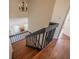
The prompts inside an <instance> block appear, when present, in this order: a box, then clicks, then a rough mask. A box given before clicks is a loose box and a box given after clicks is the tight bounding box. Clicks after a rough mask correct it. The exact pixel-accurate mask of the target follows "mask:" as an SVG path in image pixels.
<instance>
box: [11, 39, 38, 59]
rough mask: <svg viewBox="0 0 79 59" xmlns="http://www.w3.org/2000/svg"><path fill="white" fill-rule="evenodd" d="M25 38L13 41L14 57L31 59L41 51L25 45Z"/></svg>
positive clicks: (13, 58)
mask: <svg viewBox="0 0 79 59" xmlns="http://www.w3.org/2000/svg"><path fill="white" fill-rule="evenodd" d="M25 44H26V42H25V40H21V41H18V42H16V43H13V44H12V46H13V57H12V59H31V58H32V57H33V56H35V55H36V54H37V53H38V52H39V51H38V50H37V49H33V48H28V47H26V46H25Z"/></svg>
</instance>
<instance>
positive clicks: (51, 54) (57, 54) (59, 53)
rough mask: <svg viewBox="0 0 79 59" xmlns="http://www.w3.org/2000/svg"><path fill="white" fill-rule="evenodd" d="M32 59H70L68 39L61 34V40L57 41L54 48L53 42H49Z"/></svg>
mask: <svg viewBox="0 0 79 59" xmlns="http://www.w3.org/2000/svg"><path fill="white" fill-rule="evenodd" d="M32 59H70V40H69V37H68V36H66V35H64V34H63V36H62V38H61V39H59V40H58V42H57V43H56V46H55V47H53V42H51V43H50V44H49V45H48V46H47V47H46V48H45V49H43V50H42V51H40V52H39V53H38V54H37V55H36V56H34V57H33V58H32Z"/></svg>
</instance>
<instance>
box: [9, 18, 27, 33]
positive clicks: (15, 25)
mask: <svg viewBox="0 0 79 59" xmlns="http://www.w3.org/2000/svg"><path fill="white" fill-rule="evenodd" d="M21 25H26V26H25V30H28V18H27V17H26V18H10V19H9V30H10V34H15V33H19V26H21Z"/></svg>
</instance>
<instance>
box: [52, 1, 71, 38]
mask: <svg viewBox="0 0 79 59" xmlns="http://www.w3.org/2000/svg"><path fill="white" fill-rule="evenodd" d="M69 7H70V0H56V3H55V6H54V10H53V13H52V19H51V22H56V23H59V26H58V27H57V29H56V31H55V35H54V38H58V36H59V34H60V32H61V29H62V26H63V23H64V21H65V18H66V15H67V13H68V10H69Z"/></svg>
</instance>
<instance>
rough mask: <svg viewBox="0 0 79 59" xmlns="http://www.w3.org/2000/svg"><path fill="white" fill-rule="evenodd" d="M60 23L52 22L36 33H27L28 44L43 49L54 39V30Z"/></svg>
mask: <svg viewBox="0 0 79 59" xmlns="http://www.w3.org/2000/svg"><path fill="white" fill-rule="evenodd" d="M57 26H58V24H56V23H55V24H53V25H52V24H50V25H49V26H48V27H46V28H42V29H40V30H38V31H36V32H34V33H31V34H29V35H27V36H26V37H25V38H26V46H27V47H32V48H37V49H43V48H45V47H46V46H47V45H48V44H49V42H51V41H52V39H53V36H54V32H55V30H56V27H57Z"/></svg>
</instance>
